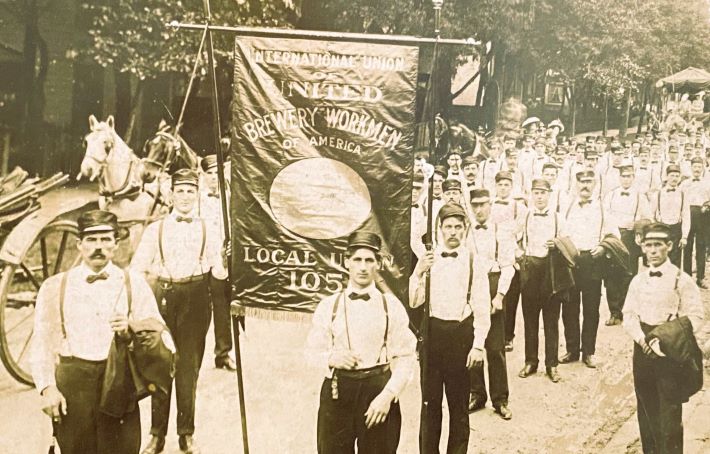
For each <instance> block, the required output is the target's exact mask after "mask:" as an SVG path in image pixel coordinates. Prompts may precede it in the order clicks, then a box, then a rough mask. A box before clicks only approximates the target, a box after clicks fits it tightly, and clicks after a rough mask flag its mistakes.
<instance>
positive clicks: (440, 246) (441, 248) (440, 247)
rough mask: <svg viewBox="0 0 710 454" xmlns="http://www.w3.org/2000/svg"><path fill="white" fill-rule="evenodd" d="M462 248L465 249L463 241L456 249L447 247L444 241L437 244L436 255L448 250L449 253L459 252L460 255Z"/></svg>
mask: <svg viewBox="0 0 710 454" xmlns="http://www.w3.org/2000/svg"><path fill="white" fill-rule="evenodd" d="M462 249H463V241H462V242H461V244H459V247H457V248H455V249H449V248H447V247H446V245H445V244H444V243H443V242H442V243H441V244H438V245H437V246H436V250H435V254H434V255H440V254H441V253H442V252H448V253H451V252H457V253H458V254H459V255H461V252H462V251H461V250H462Z"/></svg>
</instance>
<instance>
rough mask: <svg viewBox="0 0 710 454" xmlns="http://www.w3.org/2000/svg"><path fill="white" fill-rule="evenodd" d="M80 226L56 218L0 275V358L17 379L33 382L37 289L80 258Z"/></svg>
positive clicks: (30, 383)
mask: <svg viewBox="0 0 710 454" xmlns="http://www.w3.org/2000/svg"><path fill="white" fill-rule="evenodd" d="M77 238H78V229H77V226H76V223H75V222H73V221H67V220H61V221H55V222H53V223H51V224H49V225H48V226H47V227H45V228H44V229H42V231H41V232H40V234H39V235H38V236H37V238H35V240H34V242H33V243H32V246H30V249H29V250H28V251H27V254H25V256H24V257H23V258H22V262H21V263H20V264H19V265H12V264H6V265H5V266H4V267H3V271H2V277H1V278H0V359H2V362H3V364H5V368H6V369H7V371H8V372H9V373H10V375H12V377H13V378H15V379H16V380H17V381H19V382H21V383H24V384H27V385H33V381H32V376H31V374H30V352H29V347H30V341H31V339H32V332H33V328H34V314H35V304H36V301H37V292H38V291H39V288H40V286H41V285H42V283H43V282H44V281H45V280H46V279H47V278H49V277H50V276H53V275H55V274H57V273H60V272H63V271H67V270H68V269H69V268H71V267H72V266H75V265H76V264H77V263H78V260H79V251H78V250H77V247H76V239H77Z"/></svg>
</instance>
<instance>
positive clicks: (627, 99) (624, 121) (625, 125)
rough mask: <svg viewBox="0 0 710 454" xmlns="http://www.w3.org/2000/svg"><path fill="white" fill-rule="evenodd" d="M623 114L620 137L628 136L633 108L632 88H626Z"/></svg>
mask: <svg viewBox="0 0 710 454" xmlns="http://www.w3.org/2000/svg"><path fill="white" fill-rule="evenodd" d="M622 109H623V110H622V114H621V125H619V137H624V136H626V132H627V130H628V129H629V111H630V110H631V88H630V87H629V88H627V89H626V96H625V97H624V106H623V108H622Z"/></svg>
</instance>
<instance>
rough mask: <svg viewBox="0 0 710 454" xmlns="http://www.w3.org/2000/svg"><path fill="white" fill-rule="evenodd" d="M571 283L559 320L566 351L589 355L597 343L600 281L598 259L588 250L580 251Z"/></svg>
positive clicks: (592, 352)
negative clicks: (580, 314)
mask: <svg viewBox="0 0 710 454" xmlns="http://www.w3.org/2000/svg"><path fill="white" fill-rule="evenodd" d="M574 282H575V286H574V287H573V288H572V289H571V290H570V294H569V298H568V299H567V301H565V302H564V303H563V304H562V323H563V325H564V328H565V342H566V344H567V353H571V354H572V355H579V352H580V339H581V351H582V354H584V355H593V354H594V352H595V350H596V345H597V329H598V328H599V303H600V301H601V294H602V280H601V273H600V269H599V262H598V261H597V260H595V259H594V258H592V255H591V254H590V253H589V251H581V252H580V253H579V257H578V259H577V266H576V267H575V269H574ZM580 306H581V308H582V329H581V338H580V327H579V313H580Z"/></svg>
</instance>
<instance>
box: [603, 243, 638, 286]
mask: <svg viewBox="0 0 710 454" xmlns="http://www.w3.org/2000/svg"><path fill="white" fill-rule="evenodd" d="M599 245H600V246H601V247H603V248H604V252H605V254H604V255H605V257H606V263H605V265H604V270H605V273H604V274H605V276H607V277H625V276H628V275H630V274H631V262H630V254H629V250H628V249H626V246H624V243H622V242H621V240H620V239H618V238H617V237H615V236H614V235H607V236H605V237H604V239H602V241H601V243H599ZM620 272H621V275H619V274H620Z"/></svg>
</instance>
